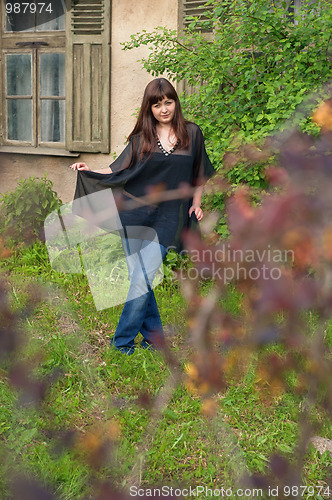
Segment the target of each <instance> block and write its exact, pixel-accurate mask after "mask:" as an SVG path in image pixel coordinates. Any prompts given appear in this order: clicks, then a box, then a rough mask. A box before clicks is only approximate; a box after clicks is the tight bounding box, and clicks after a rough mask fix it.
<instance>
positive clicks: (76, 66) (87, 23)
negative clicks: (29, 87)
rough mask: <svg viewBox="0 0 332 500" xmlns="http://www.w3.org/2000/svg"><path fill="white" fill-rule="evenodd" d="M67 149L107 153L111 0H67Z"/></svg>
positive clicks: (108, 138) (108, 147)
mask: <svg viewBox="0 0 332 500" xmlns="http://www.w3.org/2000/svg"><path fill="white" fill-rule="evenodd" d="M69 3H70V7H71V8H69V9H68V12H67V16H68V18H67V23H66V31H67V36H66V44H67V46H66V149H68V150H69V151H87V152H101V153H109V149H110V146H109V141H110V137H109V136H110V123H109V120H110V118H109V117H110V24H111V14H110V11H111V8H110V0H69Z"/></svg>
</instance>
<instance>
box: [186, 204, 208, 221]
mask: <svg viewBox="0 0 332 500" xmlns="http://www.w3.org/2000/svg"><path fill="white" fill-rule="evenodd" d="M193 212H195V214H196V217H197V220H198V221H199V220H202V219H203V216H204V214H203V210H202V209H201V207H198V206H195V205H193V206H192V207H190V208H189V217H190V216H191V214H192V213H193Z"/></svg>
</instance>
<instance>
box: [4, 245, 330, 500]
mask: <svg viewBox="0 0 332 500" xmlns="http://www.w3.org/2000/svg"><path fill="white" fill-rule="evenodd" d="M1 268H2V270H1V272H2V274H3V279H4V280H5V282H6V283H7V289H8V294H9V299H10V307H11V310H12V311H13V312H15V311H16V312H22V311H24V309H25V308H26V306H27V305H28V304H29V301H30V300H31V298H32V297H34V295H35V300H34V302H35V307H34V309H33V310H32V311H28V312H27V313H26V314H25V315H23V316H22V318H21V320H20V325H21V327H22V329H23V330H24V332H25V338H26V341H25V343H24V344H23V345H22V346H21V348H20V350H19V351H18V352H17V353H16V358H15V360H16V361H21V362H24V363H28V364H29V365H30V367H32V368H33V371H32V374H33V376H34V377H35V379H36V380H40V379H41V378H45V377H46V378H47V377H51V378H52V377H53V379H52V383H50V385H49V388H48V391H47V393H46V397H45V398H44V399H43V400H42V401H41V402H40V404H37V405H33V404H26V405H22V404H20V401H21V402H22V397H23V396H24V392H22V391H21V392H20V391H17V390H16V389H15V388H13V387H12V386H11V385H10V383H9V379H8V369H9V368H10V360H4V361H3V363H2V369H1V371H0V394H1V410H0V435H1V456H2V463H3V466H2V468H1V469H0V497H1V498H2V499H4V500H5V499H6V498H9V491H10V478H11V477H12V476H13V475H15V474H19V473H20V474H21V473H22V472H23V471H25V473H26V474H27V475H29V476H31V477H36V478H38V479H39V481H41V482H42V483H43V484H46V485H48V486H49V487H50V488H51V489H52V490H53V491H54V492H55V493H56V494H57V495H58V497H59V498H61V499H62V500H69V499H75V500H78V499H83V498H89V495H91V496H93V494H94V493H95V491H94V486H93V484H94V481H95V480H96V479H97V480H98V479H99V480H100V479H101V480H111V481H112V482H113V483H114V484H115V486H116V487H118V488H122V487H123V486H125V485H127V486H128V484H129V478H130V477H132V474H133V472H132V469H133V467H134V466H135V467H136V469H135V471H136V472H135V473H137V474H138V477H139V478H140V484H141V487H142V488H148V487H151V486H152V485H170V486H173V487H175V486H178V487H189V486H191V487H195V486H200V485H203V486H204V487H205V486H206V487H208V488H221V487H224V488H226V487H227V488H229V487H235V484H236V481H237V479H238V478H239V476H241V474H243V473H245V472H246V471H247V472H250V473H252V474H260V473H261V474H263V473H268V463H269V459H270V456H271V455H273V454H276V453H279V454H281V455H283V456H284V457H285V458H287V459H289V460H290V461H294V458H293V457H294V452H296V446H297V442H298V438H299V433H300V425H299V421H300V419H301V414H302V407H303V396H295V395H294V394H293V393H291V392H289V391H288V392H287V391H286V392H284V393H282V394H278V395H276V396H274V397H272V396H271V395H269V397H260V394H259V392H257V390H256V386H257V378H256V375H255V366H256V364H257V363H258V362H259V360H260V358H261V356H263V355H264V353H265V352H267V351H269V352H282V350H280V347H279V346H278V345H274V346H273V345H272V346H268V347H267V348H265V349H261V351H260V352H257V353H256V354H255V355H254V356H253V357H252V360H251V362H250V363H249V368H248V369H247V370H245V372H244V373H243V375H241V376H238V375H234V377H230V378H229V380H228V382H227V385H226V388H225V390H223V391H222V392H220V393H218V394H217V396H216V403H217V407H216V415H215V417H214V418H207V417H204V416H203V414H202V411H201V409H202V401H201V399H200V398H199V397H198V396H197V395H195V394H193V393H191V392H190V391H189V390H188V388H187V387H186V385H185V384H184V383H182V382H181V383H177V384H176V385H175V387H174V389H173V390H172V391H171V393H170V398H169V401H168V402H167V405H166V407H165V410H164V411H163V412H162V413H161V414H160V415H157V418H154V417H153V416H152V415H151V407H150V406H149V403H153V402H154V401H155V399H156V398H157V397H159V396H160V395H161V394H163V391H165V389H166V388H167V387H168V385H167V384H168V383H169V381H170V377H171V369H170V367H169V366H168V365H167V363H166V362H165V360H164V359H163V357H162V355H161V354H159V353H157V352H151V351H146V350H143V349H139V348H138V349H136V351H135V353H134V354H133V355H132V356H128V357H127V356H125V355H123V354H121V353H119V352H118V351H115V350H113V349H111V348H110V347H109V341H110V337H111V336H112V335H113V333H114V331H115V328H116V325H117V321H118V319H119V317H120V314H121V309H122V306H117V307H114V308H110V309H107V310H103V311H100V312H97V311H96V310H95V308H94V304H93V300H92V297H91V294H90V291H89V288H88V283H87V280H86V278H85V277H84V276H81V275H64V274H60V273H56V272H55V271H53V270H52V269H51V267H50V265H49V263H48V259H47V252H46V250H45V247H44V246H43V245H42V244H35V245H34V246H32V247H29V248H27V249H23V250H20V251H17V252H15V254H14V255H13V256H12V257H10V258H8V259H6V260H4V261H2V263H1ZM210 286H211V283H206V284H205V285H203V286H202V294H204V293H206V291H207V290H208V288H209V287H210ZM156 297H157V301H158V304H159V306H160V311H161V315H162V320H163V323H164V324H165V325H174V326H175V329H173V330H172V328H169V329H168V332H169V333H168V335H169V343H170V347H171V350H172V352H173V353H175V355H176V356H177V357H178V359H179V363H180V367H181V370H183V366H184V363H185V362H186V361H188V360H189V359H190V354H191V353H192V351H193V348H192V347H191V346H190V345H189V344H188V341H187V339H186V325H187V315H186V303H185V300H184V298H183V297H182V295H181V293H180V288H179V286H178V284H176V283H174V284H168V285H163V284H162V285H161V286H159V287H158V288H157V289H156ZM222 306H223V308H224V309H225V310H227V312H228V313H229V314H232V315H234V316H237V315H239V314H241V295H240V294H239V293H238V292H237V291H236V290H235V289H234V288H232V287H229V289H228V293H227V295H226V296H225V297H224V298H223V299H222ZM308 322H309V323H310V322H312V328H314V325H315V317H314V316H309V317H308ZM166 329H167V328H166ZM331 332H332V324H329V325H327V327H326V331H325V333H324V335H325V340H326V343H327V344H328V345H331ZM25 397H26V394H25ZM311 420H312V423H313V424H314V426H315V429H316V430H317V434H319V435H320V436H322V437H326V438H331V437H332V427H331V421H330V420H329V418H328V415H327V414H326V413H325V412H324V410H323V409H321V408H318V407H317V408H314V409H313V411H312V412H311ZM106 438H107V439H106ZM107 444H109V445H110V453H109V454H108V453H107ZM105 450H106V451H105ZM140 459H141V460H140ZM331 467H332V460H331V456H330V455H329V454H328V453H325V454H323V455H322V456H320V455H319V453H318V452H317V451H316V450H315V449H314V448H313V447H312V446H309V448H308V450H307V451H306V453H305V456H304V457H303V477H302V480H303V484H307V485H327V483H328V480H329V479H328V478H329V474H331ZM196 498H197V497H196ZM198 498H205V494H203V495H201V496H198ZM232 498H236V496H233V497H232ZM261 498H263V497H261ZM304 498H305V497H304ZM311 498H313V497H311ZM317 498H319V497H317ZM322 498H327V497H326V496H325V497H322Z"/></svg>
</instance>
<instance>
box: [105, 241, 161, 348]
mask: <svg viewBox="0 0 332 500" xmlns="http://www.w3.org/2000/svg"><path fill="white" fill-rule="evenodd" d="M123 248H124V250H125V254H126V259H127V265H128V272H129V277H130V287H129V292H128V296H127V300H126V303H125V305H124V307H123V311H122V314H121V316H120V320H119V323H118V326H117V328H116V331H115V334H114V337H113V338H112V340H111V345H112V346H114V347H115V348H116V349H118V350H119V351H121V352H123V353H126V354H132V353H133V352H134V349H135V346H134V339H135V337H136V336H137V334H138V333H139V332H141V334H142V335H143V341H142V344H141V345H142V347H146V348H147V347H149V346H151V345H153V344H156V345H158V344H160V343H162V342H163V340H164V334H163V327H162V324H161V319H160V315H159V311H158V306H157V302H156V299H155V296H154V293H153V289H152V282H153V279H154V276H155V274H156V272H157V271H158V269H159V267H160V265H161V263H162V261H163V259H164V258H165V256H166V253H167V249H166V247H164V246H163V245H160V244H159V243H157V242H155V241H150V240H140V239H131V238H126V239H124V240H123Z"/></svg>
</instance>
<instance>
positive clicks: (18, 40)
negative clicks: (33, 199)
mask: <svg viewBox="0 0 332 500" xmlns="http://www.w3.org/2000/svg"><path fill="white" fill-rule="evenodd" d="M109 4H110V2H109V0H45V3H44V2H40V1H39V0H29V3H27V1H26V0H25V1H24V0H4V2H1V6H0V21H1V31H0V65H1V75H2V77H1V82H0V90H1V95H2V107H1V111H0V150H1V147H2V150H4V149H5V150H8V149H9V148H14V149H15V151H18V150H19V148H24V152H29V150H30V152H34V151H35V150H38V149H39V150H41V149H42V150H44V148H49V150H51V149H52V150H54V149H58V150H60V149H62V150H64V149H66V150H67V151H94V152H105V153H107V152H109V114H110V113H109V94H110V85H109V67H110V66H109V65H110V55H109V52H110V15H109V11H110V5H109ZM29 148H30V149H29Z"/></svg>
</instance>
